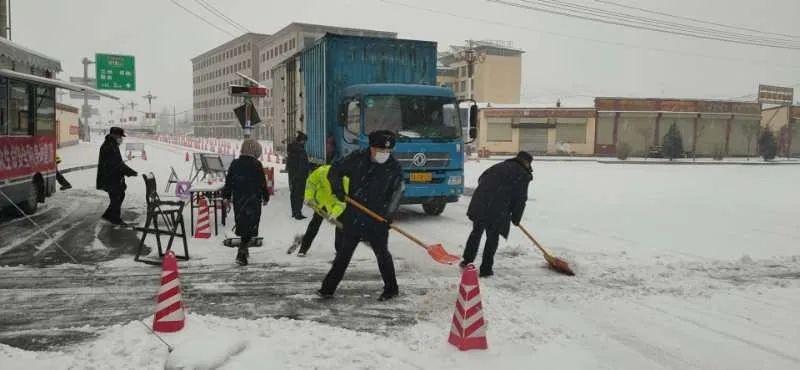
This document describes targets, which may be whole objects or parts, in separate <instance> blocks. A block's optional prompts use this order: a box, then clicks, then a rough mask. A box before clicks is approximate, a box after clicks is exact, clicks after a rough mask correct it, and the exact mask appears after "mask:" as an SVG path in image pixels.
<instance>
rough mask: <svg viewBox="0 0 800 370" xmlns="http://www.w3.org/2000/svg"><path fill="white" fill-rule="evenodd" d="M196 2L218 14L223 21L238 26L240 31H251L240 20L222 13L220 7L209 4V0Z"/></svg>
mask: <svg viewBox="0 0 800 370" xmlns="http://www.w3.org/2000/svg"><path fill="white" fill-rule="evenodd" d="M194 2H196V3H198V4H200V6H202V7H203V8H205V9H206V10H208V11H209V12H211V14H213V15H216V16H217V18H220V19H222V20H223V21H225V22H226V23H228V24H229V25H231V26H233V27H234V28H238V29H239V30H240V31H243V32H245V33H249V32H250V30H248V29H247V27H245V26H242V25H241V24H240V23H239V22H236V21H235V20H233V19H231V18H230V17H228V16H227V15H225V14H224V13H222V12H221V11H220V10H219V9H217V8H215V7H214V6H213V5H211V4H209V3H208V2H207V1H205V0H194Z"/></svg>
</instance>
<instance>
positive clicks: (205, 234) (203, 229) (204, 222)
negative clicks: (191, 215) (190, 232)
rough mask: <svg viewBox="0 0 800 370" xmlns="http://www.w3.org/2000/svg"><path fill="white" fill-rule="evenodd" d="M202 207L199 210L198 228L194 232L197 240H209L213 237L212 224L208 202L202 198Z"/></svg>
mask: <svg viewBox="0 0 800 370" xmlns="http://www.w3.org/2000/svg"><path fill="white" fill-rule="evenodd" d="M199 203H200V207H199V209H198V210H197V227H196V228H195V231H194V237H195V239H208V238H210V237H211V223H210V222H209V220H210V219H211V218H210V217H209V214H208V213H209V212H208V201H207V200H206V198H205V197H203V196H200V201H199Z"/></svg>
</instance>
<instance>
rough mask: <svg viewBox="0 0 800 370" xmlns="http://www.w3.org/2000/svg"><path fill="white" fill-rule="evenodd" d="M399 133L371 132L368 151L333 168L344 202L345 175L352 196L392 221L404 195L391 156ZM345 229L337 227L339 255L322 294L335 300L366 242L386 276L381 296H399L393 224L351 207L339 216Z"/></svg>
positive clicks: (337, 192) (338, 194) (335, 186)
mask: <svg viewBox="0 0 800 370" xmlns="http://www.w3.org/2000/svg"><path fill="white" fill-rule="evenodd" d="M394 145H395V135H394V133H392V132H391V131H386V130H380V131H375V132H372V133H371V134H370V135H369V146H370V147H369V149H364V150H359V151H356V152H354V153H352V154H350V155H348V156H347V157H345V158H343V159H342V160H340V161H337V162H335V163H334V164H333V166H331V169H330V171H329V172H328V180H330V182H331V189H332V190H333V193H334V194H335V195H336V197H337V198H339V200H342V201H344V200H345V191H344V187H343V185H342V178H343V177H344V176H347V177H348V178H349V179H350V187H349V193H350V197H351V198H353V200H355V201H357V202H359V203H361V204H362V205H364V206H366V207H367V208H369V209H370V210H372V211H374V212H376V213H378V214H380V215H382V216H383V217H384V218H386V219H387V220H389V215H390V214H391V213H392V212H393V211H394V210H396V209H397V205H398V203H399V201H400V196H402V193H403V174H402V171H401V168H400V163H399V162H397V160H395V159H394V158H393V157H392V155H391V154H392V150H393V149H394ZM339 221H340V222H341V224H342V228H341V229H339V228H337V229H336V239H335V245H336V258H335V259H334V260H333V266H331V270H330V271H329V272H328V275H327V276H325V280H323V282H322V288H321V289H320V290H318V291H317V293H318V294H319V295H320V296H321V297H323V298H332V297H333V293H334V292H335V291H336V287H337V286H338V285H339V282H340V281H342V278H343V277H344V273H345V271H346V270H347V266H348V265H349V264H350V259H351V258H352V257H353V252H355V249H356V246H357V245H358V243H359V242H360V241H362V240H363V241H366V242H367V243H369V244H370V246H371V247H372V251H373V252H375V258H376V259H377V260H378V269H379V270H380V272H381V278H383V284H384V285H383V293H382V294H381V295H380V298H379V300H381V301H384V300H387V299H392V298H394V297H396V296H397V294H398V293H399V289H398V287H397V278H396V276H395V271H394V261H392V255H391V254H390V253H389V249H388V245H387V242H388V239H389V225H388V224H387V223H384V222H379V221H376V220H374V219H373V218H371V217H370V216H369V215H367V214H365V213H363V212H361V211H359V210H358V209H356V208H354V207H353V206H351V205H348V206H347V209H345V211H344V213H342V215H341V216H340V217H339Z"/></svg>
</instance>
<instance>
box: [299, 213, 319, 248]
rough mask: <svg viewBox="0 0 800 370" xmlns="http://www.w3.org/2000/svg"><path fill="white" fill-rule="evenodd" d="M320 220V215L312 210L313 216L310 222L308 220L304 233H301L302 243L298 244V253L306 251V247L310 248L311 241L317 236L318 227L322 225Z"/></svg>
mask: <svg viewBox="0 0 800 370" xmlns="http://www.w3.org/2000/svg"><path fill="white" fill-rule="evenodd" d="M322 221H323V218H322V216H320V215H318V214H317V213H316V212H314V216H312V217H311V222H309V223H308V227H306V233H305V234H303V243H302V244H300V251H299V253H306V252H308V249H309V248H311V243H313V242H314V238H316V237H317V233H319V227H320V225H322Z"/></svg>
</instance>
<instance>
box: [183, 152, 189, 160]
mask: <svg viewBox="0 0 800 370" xmlns="http://www.w3.org/2000/svg"><path fill="white" fill-rule="evenodd" d="M184 161H185V162H189V152H186V156H185V159H184Z"/></svg>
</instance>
